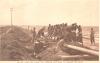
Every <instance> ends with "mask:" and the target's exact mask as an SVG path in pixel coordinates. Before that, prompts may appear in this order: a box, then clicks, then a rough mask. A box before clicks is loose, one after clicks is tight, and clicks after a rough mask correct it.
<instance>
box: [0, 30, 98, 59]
mask: <svg viewBox="0 0 100 63" xmlns="http://www.w3.org/2000/svg"><path fill="white" fill-rule="evenodd" d="M89 30H90V29H89V28H88V29H86V30H84V29H83V36H84V37H86V38H88V39H85V38H83V44H84V46H85V47H88V48H90V49H93V50H96V51H99V35H98V32H96V34H95V37H96V38H95V45H91V42H90V40H89ZM28 34H29V35H30V33H29V32H28ZM0 40H1V34H0ZM28 44H29V43H27V44H26V45H28ZM0 45H1V43H0ZM29 45H31V44H29ZM24 46H25V45H24ZM56 46H57V44H55V43H54V44H52V46H51V47H49V48H47V49H46V50H44V51H43V52H41V53H40V54H39V56H41V57H42V58H41V60H62V59H61V58H58V56H61V55H63V56H66V55H69V54H68V53H65V52H63V51H62V50H61V49H59V48H58V49H56V51H57V52H56V51H55V48H56ZM0 47H1V46H0ZM54 51H55V52H54ZM0 53H1V51H0ZM0 59H1V55H0ZM28 60H29V59H28ZM31 60H37V59H34V58H31Z"/></svg>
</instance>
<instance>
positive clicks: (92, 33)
mask: <svg viewBox="0 0 100 63" xmlns="http://www.w3.org/2000/svg"><path fill="white" fill-rule="evenodd" d="M90 41H91V45H92V44H94V45H95V40H94V30H93V28H91V33H90Z"/></svg>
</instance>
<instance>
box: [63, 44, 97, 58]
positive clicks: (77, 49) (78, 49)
mask: <svg viewBox="0 0 100 63" xmlns="http://www.w3.org/2000/svg"><path fill="white" fill-rule="evenodd" d="M64 46H65V47H67V48H70V49H73V50H76V51H79V52H83V53H85V54H89V55H93V56H97V57H99V52H97V51H93V50H90V49H86V48H82V47H78V46H74V45H68V44H64Z"/></svg>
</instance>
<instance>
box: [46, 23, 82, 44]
mask: <svg viewBox="0 0 100 63" xmlns="http://www.w3.org/2000/svg"><path fill="white" fill-rule="evenodd" d="M48 35H49V37H50V38H52V37H56V39H57V40H59V39H64V40H65V41H66V42H80V43H82V44H83V40H82V28H81V25H77V23H73V24H72V25H70V26H68V25H67V23H63V24H57V25H51V24H49V27H48Z"/></svg>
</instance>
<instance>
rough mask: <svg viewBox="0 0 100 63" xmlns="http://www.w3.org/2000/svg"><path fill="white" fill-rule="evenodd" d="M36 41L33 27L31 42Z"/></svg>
mask: <svg viewBox="0 0 100 63" xmlns="http://www.w3.org/2000/svg"><path fill="white" fill-rule="evenodd" d="M35 39H36V31H35V27H34V28H33V30H32V42H34V41H35Z"/></svg>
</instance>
